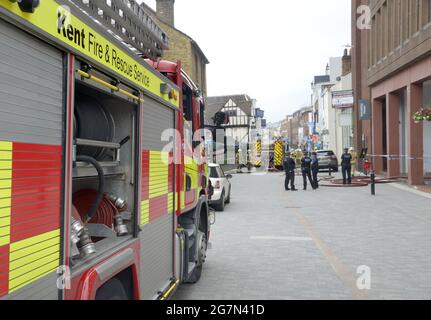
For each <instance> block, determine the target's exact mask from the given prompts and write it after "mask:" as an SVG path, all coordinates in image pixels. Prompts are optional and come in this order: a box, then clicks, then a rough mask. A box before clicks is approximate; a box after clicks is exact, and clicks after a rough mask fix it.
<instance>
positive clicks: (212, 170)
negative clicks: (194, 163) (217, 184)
mask: <svg viewBox="0 0 431 320" xmlns="http://www.w3.org/2000/svg"><path fill="white" fill-rule="evenodd" d="M210 177H211V178H218V177H219V175H218V172H217V168H216V167H210Z"/></svg>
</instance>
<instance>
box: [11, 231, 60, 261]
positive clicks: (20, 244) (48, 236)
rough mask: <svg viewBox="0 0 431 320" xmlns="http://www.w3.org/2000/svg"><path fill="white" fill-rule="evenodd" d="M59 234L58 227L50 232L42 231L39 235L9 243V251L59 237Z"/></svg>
mask: <svg viewBox="0 0 431 320" xmlns="http://www.w3.org/2000/svg"><path fill="white" fill-rule="evenodd" d="M59 236H60V230H58V229H57V230H53V231H50V232H46V233H42V234H40V235H37V236H34V237H31V238H28V239H24V240H21V241H18V242H15V243H12V244H11V252H14V251H17V250H21V249H24V248H26V247H29V246H34V245H37V244H39V243H41V242H45V241H50V240H52V239H53V238H55V237H59ZM12 260H13V259H12Z"/></svg>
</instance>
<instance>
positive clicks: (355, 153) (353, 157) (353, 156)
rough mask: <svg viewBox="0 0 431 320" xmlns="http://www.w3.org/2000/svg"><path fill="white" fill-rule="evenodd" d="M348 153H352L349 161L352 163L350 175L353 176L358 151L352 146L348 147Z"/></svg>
mask: <svg viewBox="0 0 431 320" xmlns="http://www.w3.org/2000/svg"><path fill="white" fill-rule="evenodd" d="M349 153H350V154H351V155H352V161H351V163H352V169H351V170H352V172H351V174H352V177H354V176H355V172H356V163H357V161H358V153H357V152H356V151H355V148H353V147H351V148H350V149H349Z"/></svg>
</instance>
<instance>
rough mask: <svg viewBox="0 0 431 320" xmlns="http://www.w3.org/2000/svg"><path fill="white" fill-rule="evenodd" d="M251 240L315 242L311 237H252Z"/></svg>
mask: <svg viewBox="0 0 431 320" xmlns="http://www.w3.org/2000/svg"><path fill="white" fill-rule="evenodd" d="M250 240H281V241H313V239H312V238H310V237H277V236H252V237H250Z"/></svg>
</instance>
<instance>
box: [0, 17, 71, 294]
mask: <svg viewBox="0 0 431 320" xmlns="http://www.w3.org/2000/svg"><path fill="white" fill-rule="evenodd" d="M0 57H1V62H0V113H1V114H0V299H12V298H16V299H57V298H58V289H57V285H56V280H57V275H56V269H57V267H58V266H59V264H60V214H61V198H62V190H61V189H62V187H61V186H62V154H63V147H62V137H63V129H64V128H63V55H62V53H61V52H60V51H58V50H56V49H54V48H53V47H51V46H49V45H46V44H45V43H43V42H42V41H41V40H39V39H37V38H35V37H32V36H31V35H29V34H27V33H25V32H24V31H22V30H20V29H18V28H16V27H15V26H12V25H11V24H9V23H7V22H5V21H3V20H1V19H0Z"/></svg>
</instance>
